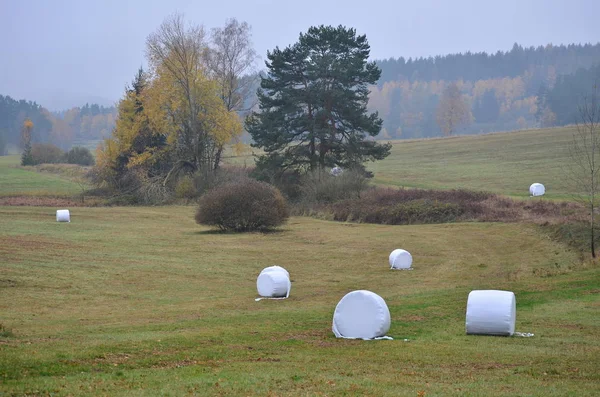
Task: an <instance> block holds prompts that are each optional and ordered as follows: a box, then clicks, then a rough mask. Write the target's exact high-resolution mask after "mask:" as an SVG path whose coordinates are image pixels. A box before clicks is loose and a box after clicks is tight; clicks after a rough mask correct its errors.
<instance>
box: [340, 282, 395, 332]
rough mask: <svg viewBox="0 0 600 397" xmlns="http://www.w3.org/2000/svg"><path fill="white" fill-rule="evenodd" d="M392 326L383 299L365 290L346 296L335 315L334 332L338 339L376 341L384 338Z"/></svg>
mask: <svg viewBox="0 0 600 397" xmlns="http://www.w3.org/2000/svg"><path fill="white" fill-rule="evenodd" d="M390 324H391V316H390V311H389V309H388V307H387V305H386V304H385V301H384V300H383V298H382V297H381V296H379V295H377V294H376V293H373V292H371V291H365V290H358V291H352V292H350V293H348V294H346V295H345V296H344V297H343V298H342V300H340V302H339V303H338V304H337V306H336V308H335V312H334V313H333V327H332V331H333V333H334V334H335V336H336V337H338V338H354V339H374V338H378V337H383V336H384V335H385V333H386V332H388V331H389V329H390Z"/></svg>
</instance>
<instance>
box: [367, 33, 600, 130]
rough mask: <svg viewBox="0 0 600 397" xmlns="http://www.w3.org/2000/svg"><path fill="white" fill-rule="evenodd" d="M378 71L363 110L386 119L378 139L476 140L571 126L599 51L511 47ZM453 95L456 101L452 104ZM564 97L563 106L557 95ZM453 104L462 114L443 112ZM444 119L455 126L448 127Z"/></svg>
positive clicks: (393, 62)
mask: <svg viewBox="0 0 600 397" xmlns="http://www.w3.org/2000/svg"><path fill="white" fill-rule="evenodd" d="M377 64H378V66H379V67H380V68H381V70H382V74H381V78H380V79H379V81H378V84H377V85H376V86H373V87H372V88H371V101H370V104H369V105H370V109H372V110H377V111H378V112H379V114H380V116H381V117H382V118H383V120H384V124H383V132H382V134H381V137H382V138H385V139H404V138H422V137H432V136H439V135H440V134H441V133H455V132H460V133H465V134H474V133H481V132H491V131H505V130H514V129H525V128H532V127H540V126H541V127H546V126H554V125H565V124H569V123H573V122H574V121H575V120H574V117H573V114H574V113H576V108H577V106H576V104H577V102H578V101H577V100H575V101H574V100H573V99H575V98H576V99H579V98H580V97H581V95H583V93H584V92H587V91H589V90H590V88H591V85H592V84H593V82H594V78H595V77H594V76H597V70H598V69H597V65H599V64H600V44H595V45H591V44H586V45H575V44H572V45H568V46H563V45H561V46H552V45H547V46H545V47H542V46H540V47H536V48H534V47H530V48H523V47H521V46H520V45H517V44H515V45H514V46H513V48H512V50H510V51H507V52H502V51H499V52H497V53H496V54H489V55H488V54H486V53H470V52H467V53H466V54H451V55H447V56H436V57H430V58H418V59H408V60H406V59H404V58H398V59H388V60H383V61H378V62H377ZM594 67H596V68H595V69H594ZM555 86H556V87H557V88H556V90H555ZM457 89H458V91H459V93H460V94H459V96H458V97H457V96H456V95H454V100H453V101H451V100H450V99H449V98H452V97H453V93H452V92H453V91H454V92H456V90H457ZM567 91H568V92H570V94H569V95H570V98H569V100H566V98H564V96H563V95H564V93H565V92H567ZM546 96H547V98H548V99H547V100H546V99H545V97H546ZM454 105H458V107H461V108H463V110H462V111H460V112H459V113H457V114H454V115H449V114H448V113H447V112H445V111H444V110H445V109H448V108H453V107H454ZM444 108H445V109H444ZM566 114H570V115H571V116H567V115H566ZM449 120H450V123H451V124H452V123H455V122H457V124H456V125H453V126H452V127H453V128H448V123H449Z"/></svg>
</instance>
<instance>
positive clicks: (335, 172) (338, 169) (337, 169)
mask: <svg viewBox="0 0 600 397" xmlns="http://www.w3.org/2000/svg"><path fill="white" fill-rule="evenodd" d="M343 172H344V170H343V169H342V168H341V167H338V166H337V165H336V166H335V167H333V168H332V169H331V175H333V176H338V175H342V173H343Z"/></svg>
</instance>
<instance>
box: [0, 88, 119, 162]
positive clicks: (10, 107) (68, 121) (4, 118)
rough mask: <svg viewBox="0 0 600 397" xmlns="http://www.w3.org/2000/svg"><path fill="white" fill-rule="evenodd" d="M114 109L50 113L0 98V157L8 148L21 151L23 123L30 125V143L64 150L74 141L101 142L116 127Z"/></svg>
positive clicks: (91, 107)
mask: <svg viewBox="0 0 600 397" xmlns="http://www.w3.org/2000/svg"><path fill="white" fill-rule="evenodd" d="M115 119H116V109H115V108H114V107H108V108H106V107H102V106H98V105H96V104H92V105H89V104H86V105H85V106H83V107H74V108H72V109H69V110H65V111H62V112H54V113H53V112H50V111H48V110H47V109H45V108H44V107H42V106H41V105H39V104H37V103H35V102H31V101H26V100H18V101H17V100H15V99H13V98H11V97H9V96H3V95H0V155H4V154H6V152H7V147H8V145H13V146H15V147H19V148H21V149H22V142H21V129H22V128H23V123H24V122H25V120H30V121H31V122H32V123H33V129H32V135H31V141H32V143H51V144H54V145H56V146H58V147H61V148H63V149H68V148H69V147H71V145H72V144H73V142H75V141H89V140H100V139H102V138H104V137H107V136H109V135H110V133H111V131H112V129H113V128H114V126H115Z"/></svg>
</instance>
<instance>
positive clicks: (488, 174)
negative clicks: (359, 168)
mask: <svg viewBox="0 0 600 397" xmlns="http://www.w3.org/2000/svg"><path fill="white" fill-rule="evenodd" d="M573 131H574V127H564V128H552V129H545V130H530V131H519V132H506V133H496V134H488V135H478V136H477V135H476V136H462V137H451V138H439V139H428V140H410V141H395V142H393V144H394V145H393V148H392V153H391V155H390V156H389V157H388V158H387V159H385V160H383V161H379V162H376V163H373V164H370V165H369V169H370V170H371V171H373V172H374V173H375V180H374V181H375V183H378V184H383V185H392V186H406V187H418V188H435V189H453V188H467V189H476V190H487V191H490V192H494V193H500V194H504V195H510V196H522V197H526V196H528V195H529V186H530V185H531V184H532V183H534V182H540V183H543V184H544V185H545V186H546V192H547V197H549V198H557V199H567V198H570V197H571V195H570V194H569V192H570V189H569V186H568V183H567V178H565V173H566V171H565V168H566V167H567V165H568V164H569V163H570V158H569V143H570V142H571V140H572V133H573Z"/></svg>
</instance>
